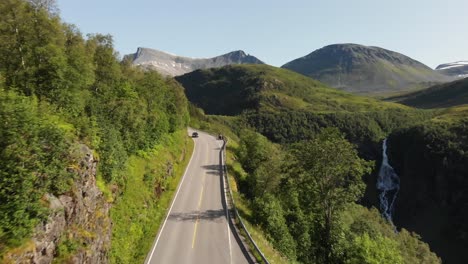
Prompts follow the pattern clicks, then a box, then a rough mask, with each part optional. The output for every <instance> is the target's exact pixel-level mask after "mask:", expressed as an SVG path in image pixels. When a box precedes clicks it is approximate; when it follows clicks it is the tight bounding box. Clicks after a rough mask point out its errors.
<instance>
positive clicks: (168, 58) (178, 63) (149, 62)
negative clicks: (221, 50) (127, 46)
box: [124, 48, 264, 76]
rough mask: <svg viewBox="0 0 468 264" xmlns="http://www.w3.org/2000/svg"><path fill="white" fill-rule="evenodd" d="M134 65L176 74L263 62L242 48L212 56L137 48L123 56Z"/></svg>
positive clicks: (165, 73) (162, 72)
mask: <svg viewBox="0 0 468 264" xmlns="http://www.w3.org/2000/svg"><path fill="white" fill-rule="evenodd" d="M124 59H129V60H131V61H132V62H133V64H134V65H138V66H141V67H143V68H147V69H152V70H156V71H158V72H159V73H161V74H163V75H169V76H178V75H182V74H185V73H189V72H192V71H194V70H199V69H207V68H215V67H222V66H226V65H231V64H264V63H263V62H262V61H261V60H259V59H257V58H256V57H254V56H251V55H249V54H246V53H245V52H244V51H242V50H238V51H233V52H230V53H227V54H224V55H220V56H217V57H213V58H188V57H182V56H177V55H173V54H169V53H166V52H163V51H159V50H155V49H148V48H138V50H137V52H136V53H134V54H130V55H127V56H125V58H124Z"/></svg>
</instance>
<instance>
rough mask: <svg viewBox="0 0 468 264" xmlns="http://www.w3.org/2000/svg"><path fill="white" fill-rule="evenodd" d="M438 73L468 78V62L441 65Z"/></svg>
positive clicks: (438, 67) (437, 69)
mask: <svg viewBox="0 0 468 264" xmlns="http://www.w3.org/2000/svg"><path fill="white" fill-rule="evenodd" d="M436 71H438V72H440V73H442V74H445V75H448V76H452V77H456V78H466V77H468V61H457V62H452V63H445V64H441V65H439V66H437V68H436Z"/></svg>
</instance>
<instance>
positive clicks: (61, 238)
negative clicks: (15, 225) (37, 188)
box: [4, 145, 111, 264]
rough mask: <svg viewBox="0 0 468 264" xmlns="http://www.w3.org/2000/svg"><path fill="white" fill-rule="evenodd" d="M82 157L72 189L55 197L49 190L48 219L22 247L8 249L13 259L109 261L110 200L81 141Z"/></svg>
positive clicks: (42, 262) (41, 262) (40, 262)
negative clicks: (98, 185) (97, 181)
mask: <svg viewBox="0 0 468 264" xmlns="http://www.w3.org/2000/svg"><path fill="white" fill-rule="evenodd" d="M79 151H80V155H81V156H82V157H83V158H82V160H81V162H80V164H79V166H77V168H69V170H71V171H73V172H74V173H76V174H78V176H77V177H76V181H75V182H74V184H73V186H72V189H71V191H70V192H69V193H66V194H63V195H60V196H59V197H55V196H54V195H52V194H46V195H45V196H44V197H43V201H44V202H46V203H48V205H49V209H50V210H49V216H48V219H47V221H46V222H44V223H41V224H39V225H38V226H37V227H36V230H35V232H34V235H33V237H32V240H31V241H30V242H29V243H27V245H26V246H25V247H23V249H22V250H15V251H13V252H10V253H8V255H7V256H5V258H4V260H6V261H7V262H11V263H37V264H46V263H51V262H52V261H53V260H54V261H58V262H59V263H62V262H65V263H90V264H95V263H107V262H108V259H107V255H108V254H107V252H108V250H109V249H110V241H111V221H110V217H109V209H110V204H109V203H108V202H107V201H106V198H105V197H104V195H103V193H102V192H101V191H100V190H99V189H98V187H97V185H96V167H97V160H96V159H95V158H94V156H93V154H92V151H91V150H90V149H89V148H88V147H86V146H84V145H81V146H80V148H79Z"/></svg>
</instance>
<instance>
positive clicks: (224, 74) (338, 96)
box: [178, 65, 409, 115]
mask: <svg viewBox="0 0 468 264" xmlns="http://www.w3.org/2000/svg"><path fill="white" fill-rule="evenodd" d="M178 81H180V82H181V83H182V84H183V85H184V86H185V88H186V91H187V96H188V98H189V99H190V100H191V102H193V103H194V104H195V105H197V106H198V107H201V108H203V109H204V110H205V111H206V113H207V114H220V115H238V114H240V113H241V112H243V111H246V110H260V111H267V112H279V111H284V110H292V111H298V110H301V111H308V112H368V111H378V110H387V109H409V108H408V107H406V106H403V105H400V104H395V103H390V102H383V101H379V100H377V99H373V98H369V97H364V96H357V95H354V94H351V93H347V92H343V91H340V90H337V89H334V88H330V87H328V86H326V85H325V84H323V83H321V82H318V81H315V80H313V79H311V78H309V77H306V76H303V75H301V74H298V73H295V72H292V71H289V70H286V69H281V68H275V67H272V66H268V65H231V66H228V67H223V68H216V69H207V70H203V71H197V72H194V73H192V74H188V75H185V76H184V77H180V78H178ZM215 84H216V85H215Z"/></svg>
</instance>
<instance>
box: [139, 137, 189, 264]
mask: <svg viewBox="0 0 468 264" xmlns="http://www.w3.org/2000/svg"><path fill="white" fill-rule="evenodd" d="M196 146H197V141H196V140H193V150H192V156H191V157H190V160H189V163H188V164H187V168H185V172H184V176H182V180H181V181H180V183H179V187H178V188H177V192H176V194H175V196H174V200H172V203H171V207H169V211H168V212H167V215H166V219H164V223H163V225H162V227H161V230H160V231H159V234H158V237H157V238H156V242H155V243H154V246H153V249H152V250H151V254H150V256H149V258H148V261H147V262H145V263H150V262H151V259H152V258H153V254H154V251H155V250H156V247H157V245H158V242H159V238H160V237H161V234H162V232H163V230H164V227H165V226H166V222H167V219H168V218H169V215H170V214H171V210H172V207H173V206H174V203H175V201H176V200H177V196H178V195H179V191H180V188H181V187H182V184H183V183H184V180H185V176H187V172H188V169H189V167H190V164H191V163H192V159H193V157H194V156H195V148H196Z"/></svg>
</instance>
